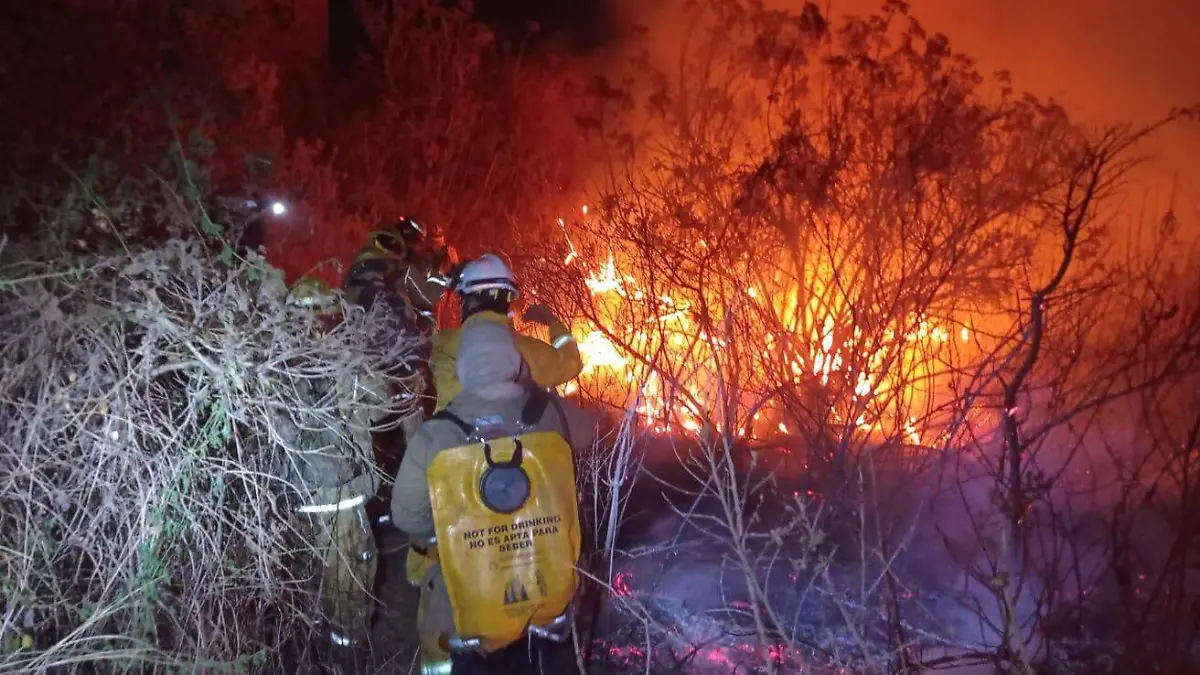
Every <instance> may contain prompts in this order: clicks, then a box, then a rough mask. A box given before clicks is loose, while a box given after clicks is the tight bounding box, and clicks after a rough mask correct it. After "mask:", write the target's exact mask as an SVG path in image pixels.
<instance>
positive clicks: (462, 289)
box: [454, 253, 521, 300]
mask: <svg viewBox="0 0 1200 675" xmlns="http://www.w3.org/2000/svg"><path fill="white" fill-rule="evenodd" d="M454 290H455V292H457V293H458V294H459V295H470V294H472V293H479V292H481V291H489V290H502V291H508V292H510V293H512V295H513V297H512V299H513V300H516V299H517V298H519V297H520V296H521V292H520V291H519V290H518V289H517V282H516V280H515V279H513V273H512V270H510V269H509V268H508V265H506V264H505V263H504V261H503V260H501V259H500V256H498V255H495V254H493V253H485V254H483V255H481V256H479V257H478V258H476V259H475V260H472V261H471V262H469V263H467V264H466V265H465V266H464V267H463V268H462V271H461V272H459V274H458V280H457V283H455V285H454Z"/></svg>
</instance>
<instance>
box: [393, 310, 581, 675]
mask: <svg viewBox="0 0 1200 675" xmlns="http://www.w3.org/2000/svg"><path fill="white" fill-rule="evenodd" d="M459 341H460V343H461V344H460V345H459V353H458V359H457V363H456V368H457V371H458V379H459V381H460V382H461V383H462V393H461V394H459V395H458V396H457V397H455V398H454V400H452V401H451V402H450V403H449V405H447V406H446V408H445V409H444V410H442V411H440V412H439V413H437V414H435V415H434V416H433V417H432V418H430V419H429V420H428V421H426V422H425V423H424V424H422V425H421V428H420V429H418V430H417V433H416V434H415V435H414V436H413V438H412V443H411V445H410V447H409V449H408V452H407V453H406V454H405V456H404V460H403V462H402V463H401V465H400V470H399V472H398V473H397V475H396V489H395V492H394V496H393V499H392V507H391V511H392V522H393V523H395V525H396V526H397V527H399V528H400V529H401V530H403V531H404V532H406V533H407V534H408V535H409V537H410V538H411V540H412V541H414V542H420V546H421V550H422V551H423V552H424V554H425V555H426V556H427V557H428V558H429V559H430V560H431V561H432V562H431V564H430V565H428V566H427V567H426V569H425V570H424V573H423V575H422V578H421V579H420V580H419V581H420V584H419V585H420V589H421V600H420V605H419V608H418V618H417V624H418V633H419V635H420V639H421V651H422V672H423V673H425V674H426V675H432V674H434V673H454V674H455V675H461V674H463V673H482V672H487V673H498V672H512V673H534V672H545V673H560V672H568V670H569V669H572V668H573V667H574V666H573V659H574V656H573V653H572V652H571V650H570V647H569V645H568V644H567V641H568V638H569V636H570V616H569V614H570V609H571V606H572V603H573V600H574V597H575V593H576V590H577V588H578V583H579V579H578V576H577V571H576V567H575V566H576V565H577V563H578V560H579V552H580V545H581V534H580V525H579V515H578V507H577V501H576V500H577V497H576V494H575V469H574V463H573V462H574V460H573V449H572V446H571V444H570V438H569V437H570V432H569V430H568V425H567V422H566V418H565V415H564V414H563V410H562V408H561V406H560V402H559V401H558V400H557V399H556V398H555V397H553V396H552V395H551V394H549V392H547V391H545V390H543V389H540V388H538V387H535V386H533V385H532V383H530V382H529V381H528V378H527V377H524V376H523V373H525V372H526V371H525V369H524V368H523V366H522V361H521V355H520V353H519V352H518V351H517V347H516V344H515V342H514V336H513V333H512V331H511V330H510V329H509V328H508V326H506V325H504V324H502V323H498V322H494V321H476V322H472V323H470V324H468V325H467V326H465V327H464V328H463V329H462V333H461V338H460V340H459ZM526 639H528V641H529V642H530V644H526ZM531 657H532V658H533V662H532V663H531V662H530V658H531ZM560 659H561V661H560ZM551 661H554V663H553V664H552V663H551Z"/></svg>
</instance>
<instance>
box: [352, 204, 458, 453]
mask: <svg viewBox="0 0 1200 675" xmlns="http://www.w3.org/2000/svg"><path fill="white" fill-rule="evenodd" d="M455 262H457V255H456V254H455V252H454V249H453V248H451V247H448V246H446V245H445V243H444V242H443V241H441V240H440V237H427V236H426V233H425V230H424V229H423V228H422V227H421V226H420V225H419V224H417V222H416V221H414V220H412V219H411V218H401V219H399V220H398V221H396V223H394V224H392V225H390V226H388V227H384V228H380V229H378V230H375V231H373V232H371V233H370V234H369V235H368V236H367V244H366V246H364V247H363V249H362V250H361V251H359V253H358V255H357V256H356V257H355V259H354V262H353V264H352V265H351V266H350V270H349V271H348V272H347V273H346V278H345V280H344V281H343V282H342V287H343V289H344V290H345V293H346V297H347V299H348V300H349V301H350V302H352V303H354V304H356V305H359V306H360V307H363V308H365V309H367V310H368V311H369V310H371V309H372V308H373V307H374V306H375V305H376V303H378V302H382V303H383V304H384V306H386V307H387V309H388V311H389V313H390V314H391V315H392V316H393V317H394V319H395V320H396V321H397V322H398V328H397V330H398V332H399V333H401V334H402V335H408V336H410V337H412V338H414V339H417V342H416V344H417V351H416V353H415V354H414V355H413V358H412V359H411V360H409V361H407V362H406V363H404V364H398V365H397V368H396V370H395V371H394V372H393V373H391V374H392V375H395V376H397V377H399V378H401V379H402V380H403V383H402V385H401V386H402V388H403V389H404V390H405V391H407V392H411V393H413V395H420V393H421V392H423V391H425V390H427V389H428V387H427V386H426V383H427V380H428V377H427V372H426V364H427V363H428V359H429V346H430V341H431V340H432V338H433V335H434V333H435V331H436V328H437V324H436V317H435V315H434V308H435V307H436V306H437V303H438V301H439V300H440V299H441V297H442V295H443V294H444V293H445V291H446V287H447V286H448V284H449V277H448V273H449V267H450V266H451V265H452V264H454V263H455ZM397 338H398V336H396V335H386V336H381V339H389V340H392V339H397ZM423 417H424V415H423V414H421V411H420V410H419V409H418V412H417V413H414V414H413V415H409V416H408V417H406V418H405V419H403V420H402V421H401V427H402V428H403V431H404V437H405V438H406V439H407V438H408V437H410V436H412V433H413V432H414V431H415V430H416V428H417V426H418V425H420V423H421V420H422V419H423Z"/></svg>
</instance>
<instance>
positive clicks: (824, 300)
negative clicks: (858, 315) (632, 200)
mask: <svg viewBox="0 0 1200 675" xmlns="http://www.w3.org/2000/svg"><path fill="white" fill-rule="evenodd" d="M589 212H591V210H590V209H589V208H588V207H587V206H583V207H582V208H581V209H580V213H581V215H582V216H585V217H586V216H587V215H588V214H589ZM593 213H594V212H593ZM558 227H559V228H560V230H561V232H562V234H563V237H564V240H565V242H566V248H567V253H566V255H565V257H564V259H563V264H564V265H565V266H569V267H576V268H581V270H582V272H583V273H584V274H585V275H586V280H585V283H586V287H587V289H588V292H589V293H590V295H591V302H592V304H593V308H592V309H593V310H594V311H592V312H591V313H590V314H591V317H592V318H591V319H590V320H587V321H585V322H584V325H582V326H580V325H576V326H575V333H576V335H577V338H578V341H579V346H580V350H581V352H582V354H583V357H584V363H585V367H584V370H583V372H582V374H581V376H580V378H579V380H578V381H576V382H571V383H569V384H568V385H566V386H565V387H564V388H563V393H565V394H573V393H575V392H577V391H581V390H582V391H585V392H587V393H588V394H589V395H590V396H594V397H597V398H599V399H601V400H604V401H605V402H608V403H611V404H613V405H616V406H619V407H623V408H635V409H636V411H637V413H638V414H639V415H640V417H641V418H642V419H643V421H644V422H645V423H646V425H647V426H648V427H649V428H651V429H653V430H655V431H658V432H664V433H665V432H679V431H680V430H683V431H688V432H698V431H701V430H702V429H704V428H705V426H712V427H714V428H715V430H724V429H729V430H732V431H733V432H734V433H735V434H736V435H738V436H740V437H749V438H760V437H765V436H771V435H777V434H784V435H787V434H790V433H792V432H793V431H795V430H794V429H793V428H791V426H790V424H794V421H793V420H789V419H788V418H787V415H785V414H784V413H783V412H782V411H781V410H780V409H779V406H778V405H776V403H775V402H774V401H772V400H771V399H770V397H769V396H764V397H762V399H764V400H759V401H758V402H753V401H751V400H742V401H739V405H738V406H737V411H736V413H735V414H734V415H732V416H730V415H728V414H723V415H719V416H714V415H712V414H711V411H712V410H714V409H716V408H719V407H720V406H717V405H716V403H717V401H718V396H719V395H720V394H721V392H722V391H724V392H725V394H726V395H728V391H729V389H730V386H729V385H728V382H726V381H727V380H728V379H729V373H728V372H726V371H728V369H729V368H731V366H730V365H729V361H728V359H729V356H730V354H736V355H738V356H740V357H742V358H744V359H745V360H747V361H748V363H744V364H741V365H742V367H741V368H739V369H738V370H739V378H740V382H739V384H738V387H739V388H742V389H746V390H756V391H765V390H769V389H770V388H771V387H772V386H775V385H778V384H779V383H780V382H781V381H785V380H794V381H800V380H803V381H806V382H809V383H817V384H819V386H820V387H829V386H831V384H832V383H833V382H834V380H839V378H840V380H839V381H838V385H839V387H842V388H843V389H840V390H839V393H838V395H839V397H840V398H844V399H847V400H848V403H847V404H846V405H842V406H836V407H835V408H834V409H833V410H832V411H831V416H832V417H833V422H835V423H836V424H839V425H841V427H842V428H846V427H851V428H852V429H853V430H854V431H855V432H857V433H862V434H867V435H870V436H891V437H898V438H900V439H902V440H903V441H904V442H906V443H911V444H914V445H921V444H925V443H928V442H930V441H932V440H933V439H932V436H933V435H934V431H933V429H934V425H933V424H931V423H930V420H929V416H928V412H929V411H930V410H931V409H932V406H933V404H934V401H935V399H936V396H935V395H934V392H933V391H932V389H933V383H934V381H936V380H937V379H938V377H939V375H943V374H945V371H946V370H947V368H948V365H947V363H948V362H947V358H948V351H949V352H953V351H957V350H956V349H950V350H947V347H951V346H952V345H951V344H950V343H951V342H952V339H953V338H954V337H957V338H958V342H959V343H960V344H959V345H953V346H954V347H963V346H965V345H967V344H968V343H970V342H971V340H972V335H973V334H972V329H971V328H970V326H969V325H968V323H967V322H962V321H954V320H953V318H952V317H941V318H938V317H930V316H925V315H923V314H916V315H911V316H899V317H894V318H893V319H891V321H890V325H887V326H884V327H882V328H881V329H880V330H877V331H874V332H871V331H867V330H865V329H864V328H863V327H862V326H854V325H849V326H846V325H839V324H840V323H841V321H840V319H844V318H845V317H847V316H848V315H849V312H847V311H845V309H846V305H848V304H849V302H850V301H849V299H848V298H846V297H845V295H844V294H839V293H833V292H831V289H833V288H835V287H836V284H837V282H836V280H835V279H834V277H833V272H832V271H831V270H830V269H829V267H830V266H829V265H827V264H822V263H820V262H819V261H818V262H816V264H813V265H811V266H810V269H808V270H806V273H807V275H808V282H809V284H810V287H809V288H807V289H804V290H803V292H802V289H801V288H800V287H799V286H798V285H797V284H796V283H794V282H793V281H790V280H789V279H787V278H786V277H785V276H784V275H775V276H774V277H773V278H771V279H762V280H758V282H757V283H755V284H751V285H746V286H745V287H744V288H741V289H737V294H738V297H737V298H736V299H734V298H731V297H730V296H729V295H728V294H727V293H726V294H725V295H722V296H721V297H720V298H716V297H715V292H714V298H713V302H712V303H708V302H706V303H705V304H706V305H709V304H719V305H721V306H724V307H725V308H727V309H728V310H729V311H732V310H731V309H729V308H731V307H732V305H735V304H736V305H737V306H738V311H741V312H753V313H758V314H759V315H761V316H764V317H766V320H764V321H762V322H761V329H758V328H753V329H752V332H751V334H749V335H746V334H743V335H741V336H740V337H741V339H743V340H745V339H751V340H753V341H754V342H755V343H757V344H756V345H755V348H757V347H758V346H761V348H762V352H763V354H764V355H765V354H768V353H773V352H779V353H786V354H788V358H787V360H786V362H784V363H783V364H780V363H778V362H777V360H776V362H775V365H774V366H769V365H768V366H764V365H762V364H761V363H758V362H757V361H758V359H756V358H755V357H754V356H753V354H752V352H753V351H754V348H747V347H746V346H744V345H743V346H741V348H733V347H731V345H730V344H729V340H728V339H727V338H728V336H726V337H722V336H720V335H711V334H709V333H708V332H706V331H705V330H703V329H702V328H701V327H700V325H699V323H698V321H697V320H696V317H695V313H694V312H693V310H692V307H691V304H690V303H689V300H688V297H687V295H688V294H687V293H685V292H681V293H672V292H668V293H662V294H659V296H658V297H651V296H652V295H653V292H652V291H650V290H648V288H647V287H646V285H645V284H643V283H642V282H641V280H639V279H638V278H636V277H635V276H634V275H633V274H632V273H630V272H628V271H626V269H625V266H623V265H622V260H621V256H620V254H619V253H618V252H617V251H615V250H613V249H612V248H609V252H608V255H607V256H606V257H604V258H602V259H599V260H589V259H587V257H586V256H585V254H584V253H582V252H581V250H580V249H581V248H583V247H581V246H579V244H580V243H581V241H582V239H583V237H585V236H586V233H583V232H577V233H575V235H574V237H573V236H572V234H571V233H570V232H568V227H567V225H566V221H565V220H563V219H561V218H560V219H559V220H558ZM593 243H595V242H593ZM698 243H699V245H700V246H701V247H704V246H707V244H706V242H704V241H703V240H700V241H699V242H698ZM590 248H592V249H602V248H604V246H598V247H597V246H592V247H590ZM814 271H815V274H814ZM814 286H815V288H814ZM728 290H729V289H721V292H727V291H728ZM692 299H693V300H694V299H695V298H694V297H693V298H692ZM635 305H636V306H638V307H640V308H641V311H638V312H631V311H630V310H631V308H632V307H634V306H635ZM710 311H711V310H710ZM710 325H711V322H710ZM755 325H757V324H755ZM868 333H872V334H868ZM785 342H786V343H788V344H789V345H792V346H791V347H789V348H788V349H781V346H782V345H783V344H784V343H785ZM664 364H669V366H666V365H664ZM779 366H783V367H779ZM749 398H753V397H749ZM706 410H707V411H709V414H707V415H706V414H703V411H706Z"/></svg>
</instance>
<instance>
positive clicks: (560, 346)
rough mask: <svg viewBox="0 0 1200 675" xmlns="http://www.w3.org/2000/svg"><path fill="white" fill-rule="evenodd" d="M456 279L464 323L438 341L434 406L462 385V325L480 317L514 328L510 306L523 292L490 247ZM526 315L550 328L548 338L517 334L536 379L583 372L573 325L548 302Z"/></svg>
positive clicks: (552, 383) (557, 380)
mask: <svg viewBox="0 0 1200 675" xmlns="http://www.w3.org/2000/svg"><path fill="white" fill-rule="evenodd" d="M452 285H453V288H454V292H455V294H457V296H458V298H459V301H460V303H461V306H462V327H461V328H458V329H453V328H451V329H447V330H444V331H442V332H440V333H439V334H438V335H437V336H436V337H435V338H434V341H433V359H432V362H431V364H430V367H431V368H432V369H433V381H434V386H436V387H437V399H438V400H437V406H436V407H435V410H441V409H442V408H444V407H446V405H447V404H448V403H449V402H450V401H452V400H453V399H454V398H455V397H456V396H458V394H459V392H460V391H462V385H461V384H460V383H459V380H458V375H457V371H456V366H455V362H456V359H457V356H458V348H459V336H460V331H461V330H464V329H465V328H466V327H467V326H470V325H472V324H474V323H478V322H491V323H495V324H498V325H501V326H506V327H508V328H509V330H512V323H511V322H510V320H509V307H510V306H511V305H512V303H513V302H515V301H516V300H517V299H518V298H519V297H520V291H519V289H518V288H517V282H516V281H515V280H514V279H513V274H512V270H510V269H509V267H508V265H506V264H505V263H504V261H503V260H501V259H500V258H499V257H498V256H496V255H493V254H490V253H489V254H485V255H483V256H480V257H479V258H477V259H476V260H473V261H471V262H470V263H468V264H467V265H466V266H464V267H463V268H462V270H461V271H460V272H459V273H458V274H457V275H456V277H455V278H454V279H453V280H452ZM524 319H525V320H526V321H530V322H532V323H538V324H541V325H543V326H547V327H548V328H549V330H550V343H549V344H547V343H545V342H542V341H541V340H539V339H537V338H535V337H531V336H528V335H519V334H517V335H515V340H516V345H517V350H518V351H519V352H520V354H521V356H522V357H523V359H524V362H525V364H526V365H527V367H528V368H529V377H530V379H532V381H533V383H534V384H536V385H537V386H539V387H546V388H553V387H557V386H559V385H561V384H565V383H567V382H569V381H570V380H573V379H575V378H576V377H578V376H579V373H580V371H582V370H583V357H582V356H581V355H580V353H579V345H578V344H576V342H575V338H574V337H573V336H572V335H571V330H570V329H569V328H568V327H567V326H566V325H565V324H563V323H562V321H559V320H558V318H556V317H555V316H554V314H553V312H551V311H550V308H549V307H546V306H545V305H533V306H532V307H530V308H529V309H528V310H527V311H526V312H525V316H524Z"/></svg>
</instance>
